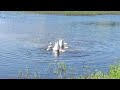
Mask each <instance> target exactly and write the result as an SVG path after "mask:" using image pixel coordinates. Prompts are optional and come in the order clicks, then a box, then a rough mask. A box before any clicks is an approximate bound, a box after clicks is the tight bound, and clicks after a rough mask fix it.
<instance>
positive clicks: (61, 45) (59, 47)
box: [47, 39, 68, 53]
mask: <svg viewBox="0 0 120 90" xmlns="http://www.w3.org/2000/svg"><path fill="white" fill-rule="evenodd" d="M66 45H67V43H65V42H64V40H63V39H59V40H58V41H57V42H55V44H54V46H53V44H52V43H51V42H50V43H49V45H48V48H47V51H49V50H53V52H54V53H60V52H65V51H66V50H65V49H67V48H68V47H67V46H66Z"/></svg>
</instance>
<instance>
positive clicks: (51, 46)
mask: <svg viewBox="0 0 120 90" xmlns="http://www.w3.org/2000/svg"><path fill="white" fill-rule="evenodd" d="M52 48H53V45H52V43H51V42H50V43H49V45H48V48H47V51H49V50H52Z"/></svg>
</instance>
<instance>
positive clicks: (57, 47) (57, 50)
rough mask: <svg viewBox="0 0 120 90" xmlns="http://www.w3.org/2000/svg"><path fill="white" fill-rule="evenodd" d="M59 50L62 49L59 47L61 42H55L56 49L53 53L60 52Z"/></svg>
mask: <svg viewBox="0 0 120 90" xmlns="http://www.w3.org/2000/svg"><path fill="white" fill-rule="evenodd" d="M59 49H60V47H59V42H58V41H57V42H55V45H54V47H53V51H54V52H57V53H58V52H59Z"/></svg>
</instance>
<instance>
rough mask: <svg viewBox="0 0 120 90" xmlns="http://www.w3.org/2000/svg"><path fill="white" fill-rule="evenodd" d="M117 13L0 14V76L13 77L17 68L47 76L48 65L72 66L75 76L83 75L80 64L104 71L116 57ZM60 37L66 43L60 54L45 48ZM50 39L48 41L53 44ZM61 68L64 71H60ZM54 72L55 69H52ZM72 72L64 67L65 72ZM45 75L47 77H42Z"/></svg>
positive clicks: (119, 44)
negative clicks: (82, 14) (67, 44)
mask: <svg viewBox="0 0 120 90" xmlns="http://www.w3.org/2000/svg"><path fill="white" fill-rule="evenodd" d="M119 29H120V16H119V15H100V16H57V15H39V14H24V13H17V12H1V13H0V68H1V69H0V78H15V77H16V76H17V75H18V71H19V70H22V71H24V70H26V66H27V67H28V68H29V70H30V73H32V72H34V70H36V69H37V71H40V74H41V75H42V76H41V78H47V77H49V78H56V76H54V75H53V74H50V73H49V75H50V76H48V70H47V69H48V68H49V65H50V64H51V65H52V69H56V68H57V65H58V62H61V61H62V62H64V63H65V65H64V64H63V65H62V64H60V65H58V66H59V67H66V68H68V67H69V65H70V66H72V67H75V68H76V69H77V70H78V71H76V73H77V75H79V74H80V75H81V74H84V73H85V72H86V71H84V69H83V64H84V62H86V64H88V65H89V67H90V69H89V70H90V71H93V70H94V66H96V67H95V69H98V70H102V71H105V72H106V71H107V70H108V67H109V65H110V64H114V63H115V62H114V60H115V59H116V58H120V50H119V49H120V40H119V38H120V30H119ZM59 38H63V39H64V40H65V41H66V42H67V43H69V48H68V49H67V51H66V52H64V53H62V54H61V53H60V54H58V53H53V52H51V51H50V52H49V51H47V50H46V49H47V45H48V43H49V42H50V41H53V42H55V41H56V40H58V39H59ZM53 42H52V43H53ZM63 71H64V70H63ZM56 72H57V70H56ZM70 72H72V73H74V72H73V71H70V70H68V71H67V75H69V74H70ZM46 75H47V77H46Z"/></svg>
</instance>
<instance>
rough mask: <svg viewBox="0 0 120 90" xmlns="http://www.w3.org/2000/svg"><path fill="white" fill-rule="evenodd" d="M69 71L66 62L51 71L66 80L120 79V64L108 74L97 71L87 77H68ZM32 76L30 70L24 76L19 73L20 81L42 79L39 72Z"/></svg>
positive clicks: (110, 69) (58, 77)
mask: <svg viewBox="0 0 120 90" xmlns="http://www.w3.org/2000/svg"><path fill="white" fill-rule="evenodd" d="M50 68H51V66H50ZM50 68H49V69H50ZM68 69H69V68H67V67H66V64H65V63H64V62H60V63H58V64H57V68H55V69H54V70H53V68H51V70H53V73H54V74H55V75H56V76H57V79H63V78H64V79H120V64H119V65H117V66H113V65H111V66H110V68H109V71H108V72H107V73H104V72H101V71H95V72H91V74H87V75H85V76H78V77H76V76H74V75H73V74H71V75H70V76H67V71H68ZM72 69H74V68H72ZM48 75H49V74H48ZM31 76H32V75H30V71H29V69H26V73H25V74H23V73H22V72H19V78H20V79H30V78H34V79H40V78H41V76H40V73H39V72H38V71H35V72H34V74H33V76H32V77H31ZM66 76H67V77H66ZM48 79H50V78H48Z"/></svg>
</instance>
